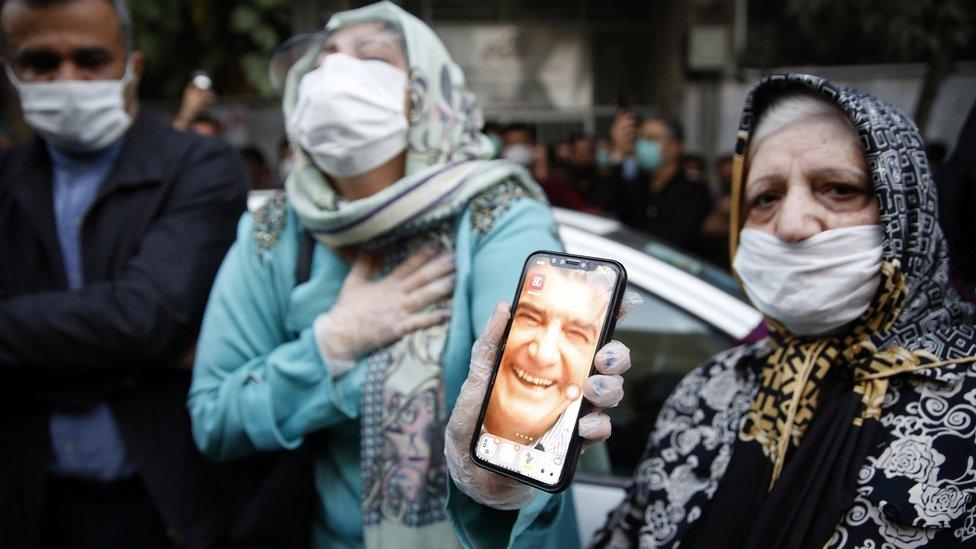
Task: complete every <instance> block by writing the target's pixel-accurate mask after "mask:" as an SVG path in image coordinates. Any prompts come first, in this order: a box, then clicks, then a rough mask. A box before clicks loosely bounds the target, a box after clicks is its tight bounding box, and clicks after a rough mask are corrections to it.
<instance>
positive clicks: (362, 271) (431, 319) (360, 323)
mask: <svg viewBox="0 0 976 549" xmlns="http://www.w3.org/2000/svg"><path fill="white" fill-rule="evenodd" d="M378 267H379V262H378V261H376V260H375V259H374V258H368V257H364V256H360V257H359V258H357V259H356V261H355V262H354V263H353V266H352V269H351V270H350V271H349V275H348V276H347V277H346V280H345V281H344V282H343V283H342V288H340V290H339V296H338V298H337V299H336V302H335V304H334V305H333V306H332V308H331V309H329V310H328V311H327V312H325V313H322V314H320V315H319V316H318V317H317V318H316V319H315V324H314V327H313V331H314V333H315V341H316V343H317V344H318V347H319V351H320V353H321V354H322V356H323V357H324V358H325V362H326V364H328V366H329V370H330V371H331V373H332V374H333V375H340V374H342V373H344V372H345V371H347V370H349V369H351V368H352V367H353V366H354V365H355V363H356V359H357V358H359V357H360V356H362V355H364V354H366V353H368V352H369V351H372V350H374V349H378V348H380V347H382V346H384V345H387V344H389V343H392V342H393V341H396V340H397V339H400V338H401V337H403V336H404V335H406V334H408V333H410V332H413V331H415V330H420V329H423V328H428V327H430V326H434V325H437V324H440V323H441V322H444V320H446V319H447V318H448V317H449V316H450V313H451V311H450V309H431V308H430V305H431V304H433V303H435V302H437V301H439V300H441V299H443V298H445V297H447V296H449V295H450V294H451V293H452V292H453V291H454V254H453V253H450V252H448V251H446V250H444V249H443V248H442V247H441V246H440V245H439V244H437V243H434V242H432V243H430V244H428V245H426V246H424V247H422V248H421V249H419V250H417V251H415V252H414V253H412V254H411V255H410V256H409V257H407V259H405V260H404V261H403V263H401V264H400V265H398V266H397V267H396V268H395V269H393V270H392V271H391V272H390V273H389V274H387V275H386V276H385V277H383V278H380V279H377V280H371V278H372V277H373V275H374V274H375V273H376V270H377V268H378Z"/></svg>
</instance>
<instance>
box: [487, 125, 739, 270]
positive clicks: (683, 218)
mask: <svg viewBox="0 0 976 549" xmlns="http://www.w3.org/2000/svg"><path fill="white" fill-rule="evenodd" d="M485 132H486V133H487V134H488V135H489V137H491V138H492V140H493V141H494V142H496V143H497V145H498V151H499V156H500V157H501V158H504V159H506V160H509V161H511V162H514V163H516V164H519V165H522V166H524V167H525V168H526V169H528V170H529V171H530V172H531V173H532V175H533V177H534V178H535V180H536V181H538V182H539V184H540V185H541V186H542V188H543V189H544V190H545V192H546V195H547V196H548V198H549V202H550V203H551V204H552V205H553V206H556V207H559V208H567V209H571V210H577V211H581V212H586V213H591V214H596V215H602V216H607V217H612V218H616V219H619V220H620V221H621V222H623V223H625V224H626V225H628V226H629V227H631V228H633V229H637V230H639V231H641V232H643V233H646V234H648V235H650V236H652V237H655V238H657V239H660V240H663V241H666V242H667V243H669V244H671V245H673V246H675V247H677V248H679V249H681V250H684V251H686V252H690V253H693V254H696V255H699V256H701V257H703V258H705V259H708V260H710V261H712V262H713V263H715V264H717V265H720V266H725V267H726V268H727V267H728V263H729V258H728V213H729V193H730V192H731V189H732V156H731V155H730V154H729V155H723V156H721V157H719V158H717V159H715V160H714V161H713V162H712V163H711V164H709V163H708V161H707V160H706V159H705V158H704V157H703V156H702V155H700V154H697V153H694V152H689V151H687V150H686V149H685V143H684V129H683V127H682V125H681V123H680V122H679V121H678V120H676V119H674V118H671V117H667V116H646V117H641V116H639V115H638V114H636V113H634V112H631V111H628V110H621V111H620V112H618V113H617V115H616V116H615V118H614V120H613V124H612V126H611V128H610V132H609V134H608V135H605V136H591V135H584V134H575V135H572V136H570V137H569V138H568V139H565V140H561V141H556V142H552V143H539V142H538V139H537V133H536V129H535V127H534V126H533V125H531V124H528V123H521V122H516V123H511V124H507V125H504V126H503V125H499V124H487V125H486V126H485Z"/></svg>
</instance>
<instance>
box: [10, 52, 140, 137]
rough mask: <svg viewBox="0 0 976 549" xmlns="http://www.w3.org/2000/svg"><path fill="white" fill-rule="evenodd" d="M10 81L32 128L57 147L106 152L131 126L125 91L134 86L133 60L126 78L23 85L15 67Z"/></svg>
mask: <svg viewBox="0 0 976 549" xmlns="http://www.w3.org/2000/svg"><path fill="white" fill-rule="evenodd" d="M4 69H6V71H7V78H8V79H10V83H11V84H13V86H14V88H15V89H16V90H17V95H19V96H20V108H21V110H23V111H24V119H25V120H26V121H27V125H28V126H30V127H31V128H33V130H34V131H35V132H37V133H38V135H40V136H41V137H43V138H44V139H45V140H46V141H48V142H49V143H51V144H52V145H54V146H55V147H57V148H58V149H62V150H67V151H74V152H90V151H97V150H100V149H104V148H105V147H107V146H109V145H111V144H112V143H114V142H115V140H116V139H118V138H120V137H122V134H124V133H125V132H126V130H128V129H129V127H130V126H131V125H132V117H131V116H129V111H128V110H127V109H126V107H125V88H126V87H127V86H128V85H129V83H130V82H132V78H133V73H132V58H131V57H130V58H129V61H128V63H126V66H125V75H123V76H122V79H121V80H58V81H53V82H21V81H20V80H19V79H18V78H17V75H15V74H14V71H13V70H12V69H11V68H10V65H6V64H5V65H4Z"/></svg>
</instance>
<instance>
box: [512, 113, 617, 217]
mask: <svg viewBox="0 0 976 549" xmlns="http://www.w3.org/2000/svg"><path fill="white" fill-rule="evenodd" d="M502 143H503V149H502V158H503V159H505V160H508V161H509V162H512V163H515V164H518V165H520V166H523V167H525V168H526V169H528V170H530V171H531V172H532V176H533V177H534V178H535V180H536V181H537V182H538V183H539V185H540V186H541V187H542V189H543V190H544V191H545V193H546V197H547V198H548V199H549V202H550V203H551V204H552V205H553V206H556V207H559V208H569V209H571V210H578V211H585V212H591V213H596V212H597V211H598V210H597V209H596V208H595V207H593V206H591V205H590V204H589V203H587V202H586V200H584V199H583V195H582V193H580V192H579V190H578V189H576V188H575V187H574V186H573V185H572V183H571V182H570V179H569V178H568V177H567V176H566V173H565V170H562V169H558V168H554V167H553V165H552V162H551V160H550V158H549V151H548V149H547V148H546V147H543V146H540V145H537V144H536V136H535V128H533V127H532V126H530V125H528V124H523V123H520V122H517V123H513V124H509V125H508V126H506V127H505V129H504V130H503V131H502Z"/></svg>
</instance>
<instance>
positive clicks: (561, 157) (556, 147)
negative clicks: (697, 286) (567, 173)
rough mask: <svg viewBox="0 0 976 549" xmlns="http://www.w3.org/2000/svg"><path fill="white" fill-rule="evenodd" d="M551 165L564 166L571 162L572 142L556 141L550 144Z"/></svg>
mask: <svg viewBox="0 0 976 549" xmlns="http://www.w3.org/2000/svg"><path fill="white" fill-rule="evenodd" d="M552 149H553V150H552V162H553V165H555V166H557V167H560V168H565V167H566V166H569V165H571V164H572V163H573V144H572V143H570V142H569V141H566V140H562V141H556V142H555V143H553V144H552Z"/></svg>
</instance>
